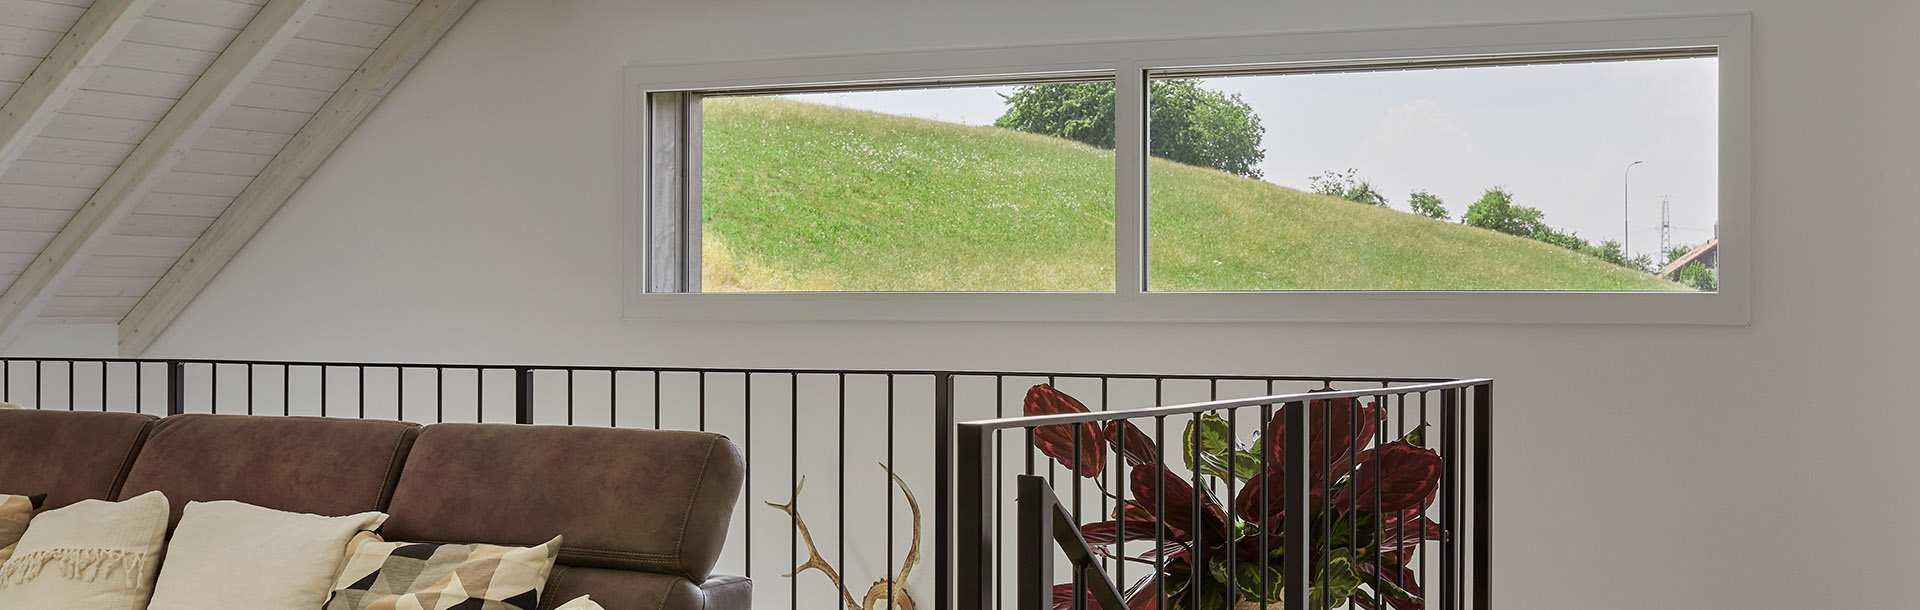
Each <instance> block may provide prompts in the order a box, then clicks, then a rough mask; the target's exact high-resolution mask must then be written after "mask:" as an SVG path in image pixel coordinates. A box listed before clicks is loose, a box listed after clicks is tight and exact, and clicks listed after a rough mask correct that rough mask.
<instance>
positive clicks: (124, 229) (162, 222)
mask: <svg viewBox="0 0 1920 610" xmlns="http://www.w3.org/2000/svg"><path fill="white" fill-rule="evenodd" d="M211 224H213V219H212V218H207V217H205V216H163V215H159V214H141V213H138V212H135V213H133V214H130V215H128V216H127V219H126V220H122V221H120V226H117V227H114V229H113V234H114V235H131V236H139V237H189V238H191V237H199V236H200V234H201V233H203V232H205V231H206V230H207V225H211ZM134 296H139V295H134Z"/></svg>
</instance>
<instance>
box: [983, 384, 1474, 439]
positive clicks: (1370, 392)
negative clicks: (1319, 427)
mask: <svg viewBox="0 0 1920 610" xmlns="http://www.w3.org/2000/svg"><path fill="white" fill-rule="evenodd" d="M1489 383H1493V380H1492V379H1490V378H1478V379H1462V380H1458V381H1449V382H1446V383H1424V384H1419V385H1405V386H1392V387H1384V388H1368V389H1360V390H1334V391H1319V392H1295V393H1290V394H1274V395H1271V396H1255V397H1251V398H1233V399H1227V400H1212V401H1207V402H1194V403H1186V404H1179V405H1168V406H1164V407H1142V408H1138V409H1120V410H1114V411H1093V412H1088V413H1057V414H1049V415H1021V416H1015V417H1002V418H998V419H983V420H975V421H970V422H961V423H960V425H962V426H968V427H974V428H980V429H982V430H987V431H994V430H1005V429H1009V428H1032V427H1038V426H1054V425H1063V424H1084V423H1091V422H1104V421H1115V420H1122V419H1135V418H1141V417H1164V416H1169V415H1192V414H1195V413H1205V412H1208V411H1218V410H1220V409H1237V408H1241V407H1258V406H1264V405H1277V404H1283V403H1292V402H1307V401H1310V400H1338V399H1343V398H1368V397H1373V396H1381V395H1387V394H1418V393H1422V392H1437V391H1441V390H1455V389H1461V388H1470V387H1474V386H1481V385H1486V384H1489Z"/></svg>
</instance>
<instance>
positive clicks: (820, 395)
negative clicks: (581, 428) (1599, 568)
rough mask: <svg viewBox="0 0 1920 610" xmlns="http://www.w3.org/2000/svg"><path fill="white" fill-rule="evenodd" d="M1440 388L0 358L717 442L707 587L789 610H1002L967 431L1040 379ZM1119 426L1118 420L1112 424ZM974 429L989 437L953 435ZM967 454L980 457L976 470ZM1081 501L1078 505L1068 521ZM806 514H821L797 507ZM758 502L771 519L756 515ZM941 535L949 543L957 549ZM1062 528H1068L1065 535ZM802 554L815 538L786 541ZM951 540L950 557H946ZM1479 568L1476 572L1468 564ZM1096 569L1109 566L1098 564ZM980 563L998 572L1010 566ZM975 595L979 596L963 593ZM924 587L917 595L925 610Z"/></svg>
mask: <svg viewBox="0 0 1920 610" xmlns="http://www.w3.org/2000/svg"><path fill="white" fill-rule="evenodd" d="M1449 381H1451V380H1446V379H1437V378H1386V377H1317V376H1271V375H1204V374H1172V375H1157V374H1093V373H1046V372H991V371H941V370H826V369H766V368H759V369H756V368H698V367H627V366H572V365H494V364H418V363H374V362H309V361H285V360H210V359H180V360H136V359H33V358H7V359H0V402H12V403H23V404H26V405H27V406H29V407H31V408H40V409H67V410H108V411H130V412H141V413H149V414H154V415H170V414H182V413H240V414H255V415H311V416H328V417H353V418H379V419H395V420H405V421H414V422H418V423H423V424H431V423H439V422H491V423H522V424H558V425H589V426H615V427H627V428H670V429H697V430H706V431H712V432H719V433H722V434H726V435H728V436H729V437H730V438H732V439H733V440H734V441H735V442H736V443H738V444H739V445H740V446H741V448H742V450H743V452H744V453H745V454H746V456H747V472H746V490H747V491H746V494H745V497H743V498H742V500H741V505H740V507H738V508H737V509H736V510H735V523H734V527H733V528H732V529H731V530H730V532H731V533H730V535H731V536H733V537H734V538H733V539H732V540H730V541H729V544H728V546H727V553H726V554H725V555H724V556H723V557H722V559H721V564H720V567H719V571H721V572H725V573H732V574H742V575H746V576H749V577H756V578H755V592H754V595H755V603H756V606H759V607H764V608H778V607H788V608H793V609H795V610H798V609H799V608H823V607H836V606H852V607H855V608H867V606H865V605H863V604H864V603H865V602H864V601H863V600H865V599H867V597H866V596H864V595H863V594H864V593H869V592H870V591H868V590H864V589H862V590H855V589H853V588H852V587H854V586H855V584H856V583H858V582H860V581H863V580H864V581H868V582H875V583H876V584H875V585H874V586H875V587H876V588H877V589H878V588H880V587H883V586H890V585H892V584H893V583H894V582H895V580H896V578H902V577H904V578H905V580H904V581H902V582H901V586H902V587H904V588H906V589H907V590H909V592H910V595H912V596H914V597H918V598H919V599H916V602H917V604H916V605H919V606H922V607H933V608H956V607H957V608H962V609H965V610H973V609H976V608H988V607H1011V606H1012V604H1011V603H1010V602H1011V600H1009V602H1008V603H1002V602H1001V599H1002V598H1001V597H1000V593H1002V592H1004V587H1003V585H1002V582H1001V581H1002V580H1004V579H1003V578H1002V575H1001V574H998V573H995V572H994V570H995V569H996V568H994V567H993V565H996V564H986V565H980V564H976V563H972V562H974V561H975V560H976V559H980V558H986V559H987V560H989V561H990V560H991V559H992V558H991V557H990V555H991V551H992V550H993V549H995V548H996V547H995V546H994V543H995V542H996V541H998V540H1004V539H1006V538H1004V534H1006V533H1007V532H1006V525H1007V523H1008V516H1007V515H1010V514H1012V513H1011V512H1010V511H1002V510H1000V508H1001V507H1000V506H998V505H995V504H994V503H993V500H992V499H993V498H995V497H1002V496H1006V497H1010V496H1009V495H1008V494H998V493H996V492H998V491H1000V490H1001V488H1002V487H1006V486H1011V485H1013V484H1014V483H1015V481H1016V480H1015V479H1013V478H1009V477H1007V476H1006V475H1007V474H1008V473H1007V470H1008V469H1009V468H1016V469H1017V464H1019V463H1020V461H1021V460H1020V454H1019V447H1020V445H1019V444H1018V441H1019V440H1020V439H1016V440H1015V442H1013V443H1009V442H1005V439H1002V438H999V437H998V435H994V434H991V433H986V434H984V435H982V431H983V430H986V429H1002V428H1004V429H1015V428H1019V427H1020V426H1021V424H1020V423H1018V422H1021V421H1025V420H1022V419H1015V420H1011V423H1009V422H1008V420H1005V419H1004V418H1007V417H1009V416H1016V415H1020V414H1021V413H1022V411H1021V406H1022V400H1023V398H1022V397H1023V396H1024V394H1025V393H1026V392H1027V389H1028V388H1029V387H1030V386H1032V385H1036V384H1041V383H1045V384H1049V386H1050V387H1058V388H1061V389H1062V390H1063V391H1068V392H1073V393H1075V394H1076V395H1080V396H1083V397H1090V398H1089V404H1091V405H1092V406H1093V408H1094V409H1098V410H1099V411H1100V412H1101V413H1109V412H1111V413H1115V414H1114V415H1106V417H1110V418H1113V419H1122V418H1135V417H1141V416H1138V415H1132V414H1133V413H1141V411H1138V410H1139V409H1147V408H1171V409H1193V408H1196V407H1161V406H1162V405H1168V404H1186V403H1198V402H1205V401H1214V400H1220V399H1239V400H1243V401H1244V400H1257V399H1258V397H1261V396H1271V395H1274V394H1276V393H1280V392H1285V391H1304V390H1309V389H1318V388H1325V387H1333V386H1369V387H1373V386H1382V387H1384V386H1393V385H1396V384H1397V385H1401V386H1405V385H1407V384H1418V383H1444V382H1449ZM1123 410H1125V413H1127V415H1119V414H1118V413H1121V412H1122V411H1123ZM1190 412H1198V411H1190ZM1169 417H1171V416H1169ZM1423 417H1424V416H1423ZM983 419H991V420H995V421H990V422H986V423H985V424H965V425H963V424H960V423H959V422H961V421H963V420H983ZM1035 421H1037V420H1035ZM1034 425H1036V426H1037V425H1039V424H1034ZM983 426H985V427H984V428H983ZM970 431H971V432H970ZM956 432H957V433H958V436H956ZM970 435H971V436H970ZM1477 438H1484V437H1477ZM929 441H930V442H929ZM956 441H958V444H956ZM982 442H984V443H986V445H985V446H982V445H981V444H980V443H982ZM1028 446H1029V447H1030V446H1031V445H1028ZM1449 454H1450V452H1449ZM983 457H984V458H992V459H988V460H987V461H985V462H982V461H981V460H982V459H983ZM862 463H867V464H872V463H878V465H879V466H880V467H879V468H877V469H873V470H868V469H867V468H866V467H863V466H861V464H862ZM1025 463H1026V468H1025V470H1024V471H1023V472H1024V473H1025V474H1034V475H1038V474H1048V475H1050V476H1051V477H1052V478H1053V479H1055V480H1056V484H1057V479H1058V477H1059V473H1058V472H1057V471H1058V470H1059V468H1060V466H1061V464H1058V463H1054V464H1048V465H1047V466H1045V467H1044V468H1045V472H1044V473H1043V472H1042V470H1041V468H1039V467H1038V466H1039V465H1038V464H1037V463H1036V462H1034V459H1033V454H1032V452H1031V451H1028V452H1027V455H1026V460H1025ZM1010 465H1013V466H1010ZM970 469H971V470H970ZM883 471H884V472H883ZM955 473H958V476H957V477H956V476H955ZM896 477H897V479H896ZM808 480H811V481H813V483H812V484H810V485H808V486H807V487H805V493H807V494H818V495H812V496H804V497H801V496H802V486H801V483H802V482H803V481H808ZM896 481H898V482H897V483H896ZM822 482H824V483H825V484H826V485H827V486H828V488H827V493H823V492H822V490H821V485H822ZM928 483H931V484H932V489H933V490H934V495H933V501H931V502H926V503H924V504H929V505H931V506H930V509H931V512H932V513H933V514H932V515H931V518H932V528H931V530H930V531H923V528H922V525H923V523H922V521H923V519H922V515H921V514H920V511H919V510H918V506H916V505H915V504H916V503H915V502H913V501H912V500H911V499H910V498H911V497H910V496H909V495H908V494H909V493H910V492H904V493H896V487H895V486H896V485H897V486H898V488H899V489H906V488H908V487H909V486H913V488H915V489H921V490H924V489H926V487H925V486H926V485H927V484H928ZM956 485H959V487H957V488H956ZM1082 487H1084V486H1075V487H1074V488H1073V489H1071V492H1072V495H1071V499H1070V500H1069V501H1065V502H1061V503H1059V506H1060V507H1061V509H1062V510H1065V509H1066V508H1067V507H1071V514H1074V515H1080V514H1084V513H1083V512H1082V509H1083V508H1087V507H1091V506H1094V504H1093V502H1092V501H1091V500H1088V499H1087V498H1086V497H1085V495H1086V494H1085V491H1086V490H1084V489H1082ZM1055 489H1062V488H1061V487H1057V486H1056V487H1055ZM961 490H966V492H965V493H961V492H960V491H961ZM982 492H984V495H983V494H982ZM882 497H884V500H883V499H882ZM1111 499H1112V498H1110V497H1109V496H1105V495H1099V496H1098V507H1099V510H1100V511H1102V512H1103V513H1104V512H1105V511H1106V510H1107V509H1108V508H1109V502H1110V501H1111ZM1083 501H1086V502H1087V503H1086V504H1085V505H1083ZM782 502H785V504H784V505H783V504H782ZM809 502H814V503H817V504H816V505H819V507H820V508H821V509H823V510H821V511H820V512H819V513H814V512H812V511H809V510H807V509H808V508H809ZM769 505H771V506H773V507H774V508H782V509H783V510H773V509H771V508H768V506H769ZM1477 505H1478V506H1484V503H1483V502H1482V503H1479V504H1477ZM785 509H791V510H793V511H795V512H794V513H788V512H786V510H785ZM796 513H797V514H800V515H813V516H817V517H824V518H827V519H830V520H828V521H814V522H809V523H810V524H811V525H813V526H814V527H813V528H812V530H811V535H810V536H803V535H802V530H801V520H800V519H798V518H793V517H794V515H795V514H796ZM956 528H957V529H958V532H959V533H961V534H964V535H962V536H960V537H958V538H956V535H955V534H956ZM1059 531H1062V532H1065V533H1075V532H1077V530H1074V529H1071V528H1068V529H1062V530H1059ZM1481 531H1484V530H1481ZM781 533H784V534H785V535H780V534H781ZM916 535H918V537H915V536H916ZM807 538H812V541H811V542H807V543H805V544H803V542H804V541H805V540H806V539H807ZM922 541H924V542H926V543H927V546H928V547H929V548H930V549H931V552H930V553H924V554H921V555H922V557H921V562H922V565H926V564H930V567H931V568H932V569H931V570H924V569H923V570H920V571H917V572H913V573H912V574H911V575H910V576H909V575H907V572H908V569H907V568H908V567H911V566H908V565H904V564H905V562H910V561H912V559H910V556H912V555H914V554H916V553H917V551H918V549H919V548H920V545H919V544H918V542H922ZM956 541H958V542H960V543H961V544H958V545H956V544H954V543H955V542H956ZM908 542H912V543H913V544H907V543H908ZM816 545H817V546H816ZM969 545H971V547H970V546H969ZM815 556H818V557H819V558H820V559H822V560H823V562H824V563H826V564H829V566H830V567H831V568H832V569H835V570H836V573H834V574H832V575H831V576H832V578H831V579H828V578H821V576H822V575H821V574H815V573H812V572H810V571H809V572H803V573H802V574H801V575H800V576H798V577H795V578H781V577H780V576H781V575H785V574H787V573H789V572H791V571H792V570H793V569H794V568H795V566H798V565H801V564H802V563H803V562H805V561H806V560H808V559H809V558H812V557H815ZM1478 556H1481V557H1484V553H1481V554H1480V555H1478ZM1105 563H1106V565H1107V566H1108V567H1113V562H1112V561H1111V560H1110V559H1107V560H1105ZM1457 563H1458V562H1455V563H1453V564H1447V565H1456V564H1457ZM997 565H1001V566H1002V567H1004V568H1006V569H1011V568H1012V564H1011V563H1010V562H1007V563H1001V564H997ZM1423 565H1424V564H1423ZM1478 573H1484V570H1481V571H1480V572H1478ZM1122 575H1124V574H1122ZM983 576H989V577H988V578H985V579H983V578H982V577H983ZM783 581H784V582H783ZM883 583H884V584H883ZM982 583H985V586H987V587H990V588H991V590H982V589H980V588H979V586H980V585H981V584H982ZM929 589H930V590H931V591H932V595H931V596H930V597H928V596H926V591H928V590H929ZM879 590H882V591H885V590H887V589H879ZM881 599H884V601H882V602H878V603H877V604H875V605H873V606H872V607H871V608H868V610H880V609H881V608H885V609H888V610H892V609H893V608H896V607H898V606H900V605H903V604H904V602H905V600H898V601H896V600H893V599H892V598H891V597H883V598H881ZM823 604H831V605H823ZM1451 607H1460V606H1450V608H1451ZM1112 610H1117V609H1112Z"/></svg>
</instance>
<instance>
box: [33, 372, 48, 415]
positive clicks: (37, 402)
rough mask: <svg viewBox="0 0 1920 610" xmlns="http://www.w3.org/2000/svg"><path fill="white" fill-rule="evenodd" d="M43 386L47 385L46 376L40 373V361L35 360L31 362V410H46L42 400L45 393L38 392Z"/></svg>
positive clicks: (44, 401) (45, 404)
mask: <svg viewBox="0 0 1920 610" xmlns="http://www.w3.org/2000/svg"><path fill="white" fill-rule="evenodd" d="M45 385H47V376H46V375H45V374H43V373H42V372H41V367H40V361H39V360H35V361H33V408H35V409H45V408H47V403H46V400H44V395H45V393H44V392H41V391H40V389H41V387H42V386H45Z"/></svg>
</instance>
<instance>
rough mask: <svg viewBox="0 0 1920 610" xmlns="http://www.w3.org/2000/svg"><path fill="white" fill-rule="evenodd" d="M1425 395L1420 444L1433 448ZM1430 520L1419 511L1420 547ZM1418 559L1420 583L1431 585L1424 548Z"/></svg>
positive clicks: (1421, 397)
mask: <svg viewBox="0 0 1920 610" xmlns="http://www.w3.org/2000/svg"><path fill="white" fill-rule="evenodd" d="M1427 394H1428V393H1427V392H1421V393H1420V424H1419V425H1420V426H1421V430H1420V442H1421V443H1422V445H1423V446H1427V447H1431V446H1433V428H1432V427H1431V426H1429V425H1427ZM1441 459H1445V456H1442V458H1441ZM1443 463H1444V462H1443ZM1430 520H1431V519H1428V518H1427V511H1426V510H1421V511H1420V544H1421V545H1422V546H1424V545H1426V540H1427V536H1428V534H1429V532H1428V531H1427V521H1430ZM1418 559H1419V560H1420V582H1422V583H1428V584H1431V583H1432V581H1429V580H1427V550H1426V549H1425V548H1422V549H1420V553H1419V557H1418ZM1421 593H1422V595H1421V596H1420V597H1421V603H1422V605H1424V604H1425V602H1426V600H1427V599H1428V598H1429V597H1431V596H1429V595H1426V594H1425V593H1426V592H1425V591H1422V592H1421Z"/></svg>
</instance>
